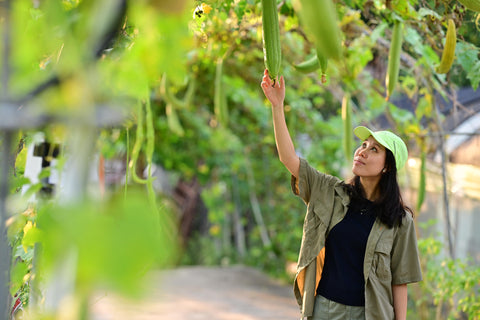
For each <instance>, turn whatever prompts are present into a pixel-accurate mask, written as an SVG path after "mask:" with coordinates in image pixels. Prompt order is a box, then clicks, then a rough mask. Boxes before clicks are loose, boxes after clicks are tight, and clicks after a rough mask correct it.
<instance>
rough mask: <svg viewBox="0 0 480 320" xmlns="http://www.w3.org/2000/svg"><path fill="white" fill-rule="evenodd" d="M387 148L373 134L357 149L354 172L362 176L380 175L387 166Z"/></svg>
mask: <svg viewBox="0 0 480 320" xmlns="http://www.w3.org/2000/svg"><path fill="white" fill-rule="evenodd" d="M385 158H386V150H385V147H383V146H382V145H381V144H379V143H378V142H377V140H375V139H374V138H373V137H372V136H370V137H368V139H367V140H365V141H364V142H363V143H362V145H361V146H360V147H359V148H358V149H357V150H356V151H355V155H354V156H353V166H352V172H353V174H355V175H357V176H359V177H361V178H374V177H380V176H381V175H382V171H383V169H384V168H385Z"/></svg>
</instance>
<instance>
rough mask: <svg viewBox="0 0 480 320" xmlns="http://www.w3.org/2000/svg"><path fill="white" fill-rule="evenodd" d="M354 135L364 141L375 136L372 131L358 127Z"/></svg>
mask: <svg viewBox="0 0 480 320" xmlns="http://www.w3.org/2000/svg"><path fill="white" fill-rule="evenodd" d="M353 133H354V134H355V135H356V136H357V137H358V138H359V139H360V140H362V141H363V140H366V139H367V138H368V137H370V136H373V135H374V134H373V132H372V131H371V130H370V129H368V128H367V127H363V126H360V127H356V128H355V129H354V130H353Z"/></svg>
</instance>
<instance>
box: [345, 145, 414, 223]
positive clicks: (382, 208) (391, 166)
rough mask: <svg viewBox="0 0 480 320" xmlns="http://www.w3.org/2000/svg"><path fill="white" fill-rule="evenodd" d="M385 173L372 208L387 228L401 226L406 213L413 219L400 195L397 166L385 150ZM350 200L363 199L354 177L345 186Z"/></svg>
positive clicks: (358, 178)
mask: <svg viewBox="0 0 480 320" xmlns="http://www.w3.org/2000/svg"><path fill="white" fill-rule="evenodd" d="M385 151H386V157H385V171H386V172H385V173H383V174H382V177H381V178H380V181H379V183H378V186H377V188H378V192H379V197H378V199H377V200H375V202H374V208H375V212H376V215H377V217H378V218H379V219H380V221H381V222H383V223H384V224H386V225H387V226H388V227H389V228H392V227H394V226H395V225H398V226H401V225H402V218H403V217H404V216H405V214H406V212H409V213H410V214H411V215H412V217H413V210H412V209H410V208H409V207H408V206H406V205H405V203H404V202H403V199H402V195H401V193H400V187H399V185H398V181H397V166H396V165H395V157H394V156H393V153H392V152H391V151H390V150H388V149H385ZM345 186H346V188H347V190H348V193H349V195H350V198H351V200H353V201H355V200H356V199H357V200H361V199H364V198H365V191H364V190H363V187H362V184H361V183H360V177H359V176H354V177H353V178H352V180H351V181H350V182H349V183H347V184H345Z"/></svg>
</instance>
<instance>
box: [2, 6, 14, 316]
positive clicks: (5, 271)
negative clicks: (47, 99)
mask: <svg viewBox="0 0 480 320" xmlns="http://www.w3.org/2000/svg"><path fill="white" fill-rule="evenodd" d="M10 9H11V3H10V0H4V1H1V2H0V19H1V20H3V34H2V36H3V48H2V70H1V88H0V94H1V95H0V102H2V101H8V100H9V99H10V96H9V82H10V45H11V38H10V36H11V35H10V28H11V26H10V24H11V21H10V11H11V10H10ZM0 105H1V104H0ZM1 136H2V137H3V141H2V142H1V152H0V161H1V164H0V320H8V319H9V316H10V315H9V313H10V312H9V311H10V300H11V297H10V290H9V283H10V265H11V262H12V259H11V249H10V244H9V243H8V238H7V225H6V221H7V206H6V201H7V196H8V190H9V183H8V169H9V164H10V150H11V146H12V138H13V131H10V130H8V129H5V130H4V131H3V132H2V134H1Z"/></svg>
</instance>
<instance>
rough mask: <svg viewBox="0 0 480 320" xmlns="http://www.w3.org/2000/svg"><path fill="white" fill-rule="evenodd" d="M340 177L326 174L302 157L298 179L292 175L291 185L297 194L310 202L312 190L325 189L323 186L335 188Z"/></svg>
mask: <svg viewBox="0 0 480 320" xmlns="http://www.w3.org/2000/svg"><path fill="white" fill-rule="evenodd" d="M339 181H340V180H339V179H338V178H336V177H334V176H330V175H328V174H324V173H321V172H319V171H318V170H316V169H315V168H313V167H312V166H310V165H309V164H308V162H307V161H306V160H305V159H303V158H300V168H299V173H298V179H296V178H295V176H293V175H292V178H291V186H292V191H293V193H294V194H295V195H297V196H299V197H300V198H302V199H303V201H304V202H305V203H306V204H308V203H309V202H310V201H311V200H312V199H311V198H312V190H317V191H318V190H323V188H334V187H335V186H336V185H337V184H338V183H339Z"/></svg>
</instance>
